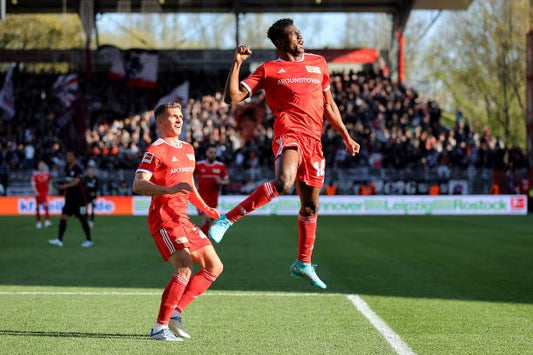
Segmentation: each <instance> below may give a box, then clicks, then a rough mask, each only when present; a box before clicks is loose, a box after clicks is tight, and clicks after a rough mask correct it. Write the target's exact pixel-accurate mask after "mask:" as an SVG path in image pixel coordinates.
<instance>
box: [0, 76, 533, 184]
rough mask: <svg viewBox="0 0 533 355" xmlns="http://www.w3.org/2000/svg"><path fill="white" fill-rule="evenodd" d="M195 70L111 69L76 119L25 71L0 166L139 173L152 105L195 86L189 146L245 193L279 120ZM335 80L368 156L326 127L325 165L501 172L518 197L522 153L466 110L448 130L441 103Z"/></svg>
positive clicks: (47, 83) (267, 161)
mask: <svg viewBox="0 0 533 355" xmlns="http://www.w3.org/2000/svg"><path fill="white" fill-rule="evenodd" d="M196 74H197V75H200V77H195V76H194V75H192V74H190V75H191V76H190V78H188V77H184V76H180V75H176V76H168V77H166V80H165V81H161V82H162V84H161V85H160V86H159V87H158V88H157V89H156V90H145V89H138V88H127V87H126V86H125V83H124V82H123V81H120V80H113V79H110V78H108V77H107V76H106V75H105V73H104V74H95V75H93V77H92V78H90V79H83V78H81V79H80V86H79V87H80V92H81V93H82V95H83V102H84V105H81V104H79V102H81V100H79V101H78V100H75V101H74V102H73V103H72V105H71V108H70V109H71V110H74V111H72V112H74V113H73V114H72V115H71V116H69V115H66V114H65V111H66V109H65V107H64V106H63V105H62V104H61V103H60V102H59V100H60V98H59V97H58V95H57V93H54V89H53V83H54V80H55V78H56V77H57V75H52V74H39V75H35V74H27V73H23V72H19V73H18V74H17V76H16V78H17V80H16V82H15V85H14V88H15V91H14V96H15V103H16V109H17V111H16V115H15V117H13V118H9V117H8V116H7V115H6V114H5V113H2V116H1V117H2V121H1V122H2V124H1V128H0V170H3V171H8V172H9V171H18V170H24V169H26V170H28V169H34V168H35V167H36V165H37V162H38V161H39V160H44V161H45V162H46V163H47V164H48V165H49V166H50V168H51V169H58V170H59V169H61V168H62V167H63V166H64V164H65V152H66V151H67V150H76V151H77V152H78V153H79V154H80V156H81V157H82V161H81V162H82V164H84V165H85V166H94V167H96V168H97V169H98V170H99V171H103V172H106V171H107V172H110V171H111V172H112V171H116V170H117V169H134V168H135V167H136V166H137V164H138V161H139V154H141V152H143V151H144V149H145V148H146V146H147V145H148V144H150V143H151V142H152V141H154V139H155V137H156V136H157V132H156V128H155V125H154V120H153V111H152V110H153V106H154V105H155V103H156V102H157V100H158V99H159V98H160V97H162V96H164V95H165V94H166V93H167V92H169V91H170V89H171V87H172V85H171V84H170V83H173V84H175V83H176V81H178V82H179V81H180V80H181V81H183V80H191V91H190V99H189V100H188V102H186V103H182V105H183V106H184V110H183V111H184V113H185V118H186V132H187V140H188V141H189V142H191V143H192V144H193V145H194V146H195V148H196V149H197V156H198V158H199V159H201V158H203V155H204V152H203V151H204V149H205V148H204V147H205V146H206V145H207V144H208V143H209V142H215V143H217V144H218V145H219V152H218V159H219V160H221V161H223V162H224V163H225V164H226V165H227V166H228V167H229V168H230V169H232V168H234V169H239V171H245V172H246V176H240V178H241V180H242V181H240V182H241V183H242V185H244V186H242V187H243V188H244V189H245V188H246V183H247V182H248V183H249V182H250V181H254V180H257V179H259V178H261V174H262V167H267V168H268V170H271V167H272V166H273V165H272V164H273V161H272V159H273V157H272V154H271V139H272V125H273V117H272V115H271V113H270V112H269V110H268V107H267V106H266V105H265V102H264V97H263V96H262V95H258V96H255V97H253V98H252V99H251V100H250V103H248V104H247V105H245V106H240V107H237V106H230V105H227V104H225V103H224V102H223V100H222V94H221V93H220V90H221V88H222V87H223V83H222V82H221V81H220V80H217V75H213V74H212V73H199V74H198V73H196ZM224 74H225V73H219V74H218V76H219V77H220V78H222V77H223V75H224ZM207 78H210V79H209V80H208V79H207ZM213 78H215V79H213ZM331 82H332V85H331V89H332V93H333V96H334V98H335V100H336V101H337V103H338V106H339V108H340V111H341V113H342V115H343V120H344V122H345V124H346V126H347V128H348V130H349V131H350V134H351V136H352V137H355V138H356V140H357V141H358V142H359V143H360V144H361V152H360V154H359V155H358V156H357V157H356V158H353V157H351V156H350V155H348V154H347V153H346V152H345V151H344V149H343V143H342V140H341V139H340V137H339V136H338V135H337V134H336V133H335V131H334V129H333V128H332V127H330V126H329V124H328V123H327V122H326V123H325V125H324V133H323V149H324V156H325V157H326V162H327V168H328V169H342V168H344V169H350V168H357V167H368V168H371V169H388V168H392V169H396V170H401V171H411V172H415V173H416V172H417V171H423V170H428V169H434V170H435V171H437V172H438V174H439V177H443V178H447V177H449V176H450V175H453V174H454V172H456V171H464V170H465V169H467V168H477V169H490V170H491V171H495V172H498V174H500V175H502V176H504V179H503V180H502V181H504V184H506V186H503V188H502V190H503V191H502V192H508V193H509V192H510V193H512V192H515V191H516V189H517V185H518V184H519V180H520V174H522V172H523V171H525V170H526V168H527V157H526V156H525V154H524V153H523V151H522V150H521V149H520V148H519V147H508V146H506V145H505V144H504V142H502V140H501V139H499V138H498V137H495V136H493V135H492V134H491V132H490V131H489V130H488V129H483V130H479V129H478V127H475V129H474V127H472V125H471V124H470V122H469V120H468V118H467V117H463V115H462V113H461V111H460V110H458V111H457V113H456V119H455V124H452V125H450V126H448V125H446V124H443V122H442V118H443V117H442V112H441V108H440V107H439V105H438V104H437V103H436V102H435V101H431V100H427V99H424V98H422V97H421V96H419V95H418V93H417V92H416V91H415V90H414V89H412V88H409V87H406V86H403V85H398V84H395V83H394V82H392V81H391V80H390V79H389V78H387V77H384V76H382V75H380V74H376V73H374V72H372V71H364V72H358V73H353V72H344V73H334V74H332V75H331ZM217 90H218V91H217ZM234 179H235V176H233V177H232V180H234ZM494 179H496V178H494ZM117 184H118V185H120V182H118V183H117ZM120 187H122V190H121V191H120V193H129V188H128V187H127V186H117V190H116V191H115V193H118V192H117V191H118V189H119V188H120Z"/></svg>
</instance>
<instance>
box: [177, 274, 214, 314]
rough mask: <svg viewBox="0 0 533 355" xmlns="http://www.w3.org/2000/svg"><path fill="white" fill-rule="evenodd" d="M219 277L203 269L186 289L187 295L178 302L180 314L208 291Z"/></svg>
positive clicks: (195, 275)
mask: <svg viewBox="0 0 533 355" xmlns="http://www.w3.org/2000/svg"><path fill="white" fill-rule="evenodd" d="M216 279H217V277H216V276H215V275H213V274H212V273H210V272H209V271H207V270H205V269H201V270H200V271H198V272H197V273H196V274H194V276H193V277H191V281H190V282H189V284H188V285H187V288H186V289H185V293H184V294H183V296H182V297H181V299H180V300H179V302H178V306H177V307H176V310H177V311H178V312H180V313H182V312H183V310H184V309H185V308H186V307H187V306H188V305H189V303H191V302H192V301H194V300H195V299H196V298H197V297H198V296H200V295H201V294H202V293H204V292H205V290H207V289H208V288H209V287H210V286H211V284H212V283H213V282H215V280H216Z"/></svg>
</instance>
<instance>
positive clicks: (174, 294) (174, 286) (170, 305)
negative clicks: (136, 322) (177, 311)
mask: <svg viewBox="0 0 533 355" xmlns="http://www.w3.org/2000/svg"><path fill="white" fill-rule="evenodd" d="M188 283H189V280H188V279H186V278H185V277H184V276H181V275H176V274H174V275H172V278H171V279H170V281H169V282H168V284H167V287H165V291H163V296H162V297H161V306H160V307H159V314H158V315H157V323H159V324H162V325H167V324H168V321H169V320H170V316H171V315H172V311H173V310H174V308H176V304H177V303H178V300H179V299H180V298H181V296H182V295H183V292H184V291H185V288H186V287H187V284H188Z"/></svg>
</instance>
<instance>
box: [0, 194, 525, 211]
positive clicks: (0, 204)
mask: <svg viewBox="0 0 533 355" xmlns="http://www.w3.org/2000/svg"><path fill="white" fill-rule="evenodd" d="M243 198H244V196H221V197H220V200H219V205H218V208H219V211H220V212H221V213H226V212H228V211H229V210H230V209H232V208H233V207H235V206H236V205H237V204H238V203H239V202H241V201H242V200H243ZM150 200H151V199H150V197H147V196H102V197H98V198H97V199H96V204H95V212H96V214H99V215H126V216H129V215H135V216H146V215H147V214H148V209H149V207H150ZM64 203H65V201H64V198H63V197H62V196H53V197H51V198H50V203H49V208H50V213H51V214H53V215H58V214H61V210H62V209H63V205H64ZM527 204H528V200H527V196H526V195H466V196H465V195H461V196H321V197H320V212H319V214H320V215H525V214H527V207H528V205H527ZM299 209H300V199H299V198H298V197H297V196H280V197H278V198H276V199H274V200H272V202H270V203H269V204H266V205H265V206H263V207H261V208H260V209H258V210H257V211H255V212H253V214H254V215H263V216H264V215H267V216H269V215H297V214H298V211H299ZM41 210H42V208H41ZM42 212H44V210H42ZM34 213H35V198H33V197H30V196H24V197H0V215H10V216H16V215H33V214H34ZM187 213H188V214H189V215H192V216H194V215H197V211H196V208H195V207H194V206H192V205H191V204H189V206H188V209H187Z"/></svg>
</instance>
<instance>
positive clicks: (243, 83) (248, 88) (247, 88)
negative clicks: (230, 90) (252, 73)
mask: <svg viewBox="0 0 533 355" xmlns="http://www.w3.org/2000/svg"><path fill="white" fill-rule="evenodd" d="M241 85H242V86H244V88H245V89H246V90H247V91H248V96H250V95H252V93H253V92H252V89H250V87H249V86H248V84H246V83H245V82H244V81H241Z"/></svg>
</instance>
